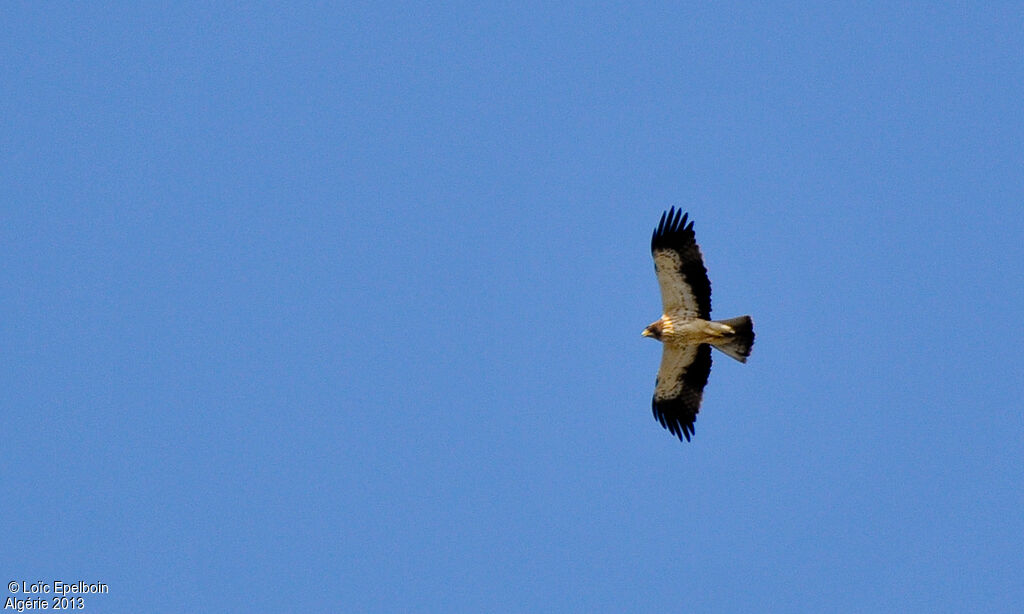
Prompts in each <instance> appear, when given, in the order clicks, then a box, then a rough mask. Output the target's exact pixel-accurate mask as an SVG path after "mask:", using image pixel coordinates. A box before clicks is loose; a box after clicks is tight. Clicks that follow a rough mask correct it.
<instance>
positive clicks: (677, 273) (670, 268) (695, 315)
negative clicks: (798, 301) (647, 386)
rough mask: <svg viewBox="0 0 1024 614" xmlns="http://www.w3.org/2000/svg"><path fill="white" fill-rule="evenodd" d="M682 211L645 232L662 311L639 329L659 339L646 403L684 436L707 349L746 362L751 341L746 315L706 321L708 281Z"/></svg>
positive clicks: (704, 377) (696, 405)
mask: <svg viewBox="0 0 1024 614" xmlns="http://www.w3.org/2000/svg"><path fill="white" fill-rule="evenodd" d="M686 221H687V216H686V215H685V214H683V212H682V211H676V209H675V208H674V207H673V208H672V209H671V210H669V211H668V212H666V213H665V214H663V215H662V216H661V223H659V224H658V228H657V229H655V231H654V234H653V235H652V236H651V255H652V256H653V258H654V270H655V273H656V274H657V276H658V285H659V286H660V288H661V300H662V309H663V314H662V316H661V318H659V319H658V320H657V321H655V322H654V323H652V324H651V325H650V326H648V327H647V328H645V329H644V331H643V335H644V336H645V337H652V338H654V339H657V340H658V341H661V342H662V344H663V346H664V347H663V350H662V356H661V366H660V367H659V369H658V378H657V380H656V381H655V385H654V398H653V399H652V402H651V406H652V409H653V411H654V417H655V418H656V419H657V420H658V421H659V422H660V423H661V425H662V426H664V427H665V428H666V429H668V430H669V431H670V432H671V433H672V434H673V435H675V436H677V437H679V438H680V439H682V438H683V437H686V440H687V441H689V440H690V436H691V435H693V433H694V429H693V423H694V421H695V420H696V419H697V412H698V411H699V410H700V404H701V400H702V398H703V395H704V386H705V385H706V384H707V381H708V375H709V373H710V372H711V348H712V347H714V348H716V349H718V350H720V351H722V352H724V353H725V354H726V355H728V356H730V357H731V358H734V359H736V360H738V361H740V362H746V361H747V357H748V356H750V349H751V347H752V346H753V344H754V326H753V321H752V320H751V319H750V316H740V317H738V318H731V319H729V320H719V321H715V320H711V319H710V316H711V282H710V281H709V280H708V276H707V269H705V268H704V261H703V258H702V256H701V253H700V248H699V247H698V246H697V242H696V239H695V237H694V233H693V222H690V223H689V224H687V223H686Z"/></svg>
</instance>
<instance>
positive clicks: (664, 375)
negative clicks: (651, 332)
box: [651, 343, 711, 441]
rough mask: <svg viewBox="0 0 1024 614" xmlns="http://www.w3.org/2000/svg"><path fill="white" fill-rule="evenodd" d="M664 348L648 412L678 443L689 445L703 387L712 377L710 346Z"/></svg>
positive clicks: (667, 346)
mask: <svg viewBox="0 0 1024 614" xmlns="http://www.w3.org/2000/svg"><path fill="white" fill-rule="evenodd" d="M663 347H664V349H663V351H662V354H661V366H660V367H659V368H658V379H657V381H656V382H655V384H654V399H653V400H652V401H651V408H652V409H653V410H654V417H655V419H657V420H658V422H660V423H661V426H663V427H665V428H666V429H668V430H669V432H670V433H672V434H673V435H675V436H676V437H678V438H679V439H680V441H681V440H682V439H683V437H686V441H690V435H693V423H694V421H695V420H696V419H697V412H698V411H700V401H701V399H702V398H703V396H704V386H705V385H707V383H708V374H709V373H711V346H710V345H707V344H703V343H702V344H700V345H691V346H686V347H673V346H670V345H665V346H663Z"/></svg>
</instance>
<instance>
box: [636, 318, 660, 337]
mask: <svg viewBox="0 0 1024 614" xmlns="http://www.w3.org/2000/svg"><path fill="white" fill-rule="evenodd" d="M661 329H662V323H661V320H658V321H657V322H655V323H654V324H651V325H650V326H648V327H647V328H645V329H644V332H642V333H640V334H641V335H643V336H644V337H653V338H655V339H657V340H658V341H661Z"/></svg>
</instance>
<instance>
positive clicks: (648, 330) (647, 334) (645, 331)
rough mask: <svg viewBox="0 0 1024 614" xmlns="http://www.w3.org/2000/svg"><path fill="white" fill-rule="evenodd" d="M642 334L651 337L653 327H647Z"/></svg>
mask: <svg viewBox="0 0 1024 614" xmlns="http://www.w3.org/2000/svg"><path fill="white" fill-rule="evenodd" d="M640 336H642V337H650V336H651V329H649V328H645V329H644V332H642V333H640Z"/></svg>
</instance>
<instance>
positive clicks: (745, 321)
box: [712, 316, 754, 362]
mask: <svg viewBox="0 0 1024 614" xmlns="http://www.w3.org/2000/svg"><path fill="white" fill-rule="evenodd" d="M718 323H719V324H725V325H726V326H728V327H730V328H732V329H733V333H732V334H729V335H725V336H723V337H722V338H721V340H720V341H718V342H716V343H714V344H713V346H712V347H715V348H717V349H719V350H721V351H722V352H723V353H724V354H726V355H727V356H729V357H730V358H734V359H736V360H738V361H740V362H747V356H750V349H751V348H752V347H754V321H753V320H751V319H750V316H740V317H738V318H730V319H728V320H718Z"/></svg>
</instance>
